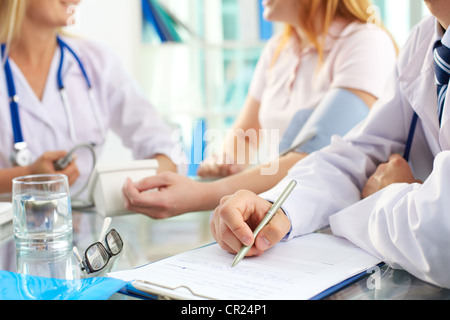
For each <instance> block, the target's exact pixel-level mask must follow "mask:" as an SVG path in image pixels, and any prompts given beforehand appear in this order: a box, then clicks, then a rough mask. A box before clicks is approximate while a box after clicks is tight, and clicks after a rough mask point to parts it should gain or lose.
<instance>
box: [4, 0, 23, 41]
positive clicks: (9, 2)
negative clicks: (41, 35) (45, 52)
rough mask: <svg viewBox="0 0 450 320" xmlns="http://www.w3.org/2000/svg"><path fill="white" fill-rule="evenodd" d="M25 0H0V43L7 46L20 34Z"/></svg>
mask: <svg viewBox="0 0 450 320" xmlns="http://www.w3.org/2000/svg"><path fill="white" fill-rule="evenodd" d="M26 7H27V0H0V43H6V45H7V47H9V44H10V43H11V40H12V39H13V38H16V37H18V36H19V35H20V31H21V26H22V22H23V18H24V16H25V10H26Z"/></svg>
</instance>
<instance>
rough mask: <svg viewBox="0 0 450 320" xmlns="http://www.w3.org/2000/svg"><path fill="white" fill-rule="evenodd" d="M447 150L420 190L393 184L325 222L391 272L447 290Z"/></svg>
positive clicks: (449, 262) (449, 243)
mask: <svg viewBox="0 0 450 320" xmlns="http://www.w3.org/2000/svg"><path fill="white" fill-rule="evenodd" d="M449 192H450V151H444V152H441V153H440V154H439V155H438V156H437V157H436V159H435V162H434V169H433V172H432V173H431V175H430V176H429V178H428V179H427V180H426V181H425V183H424V184H423V185H420V184H417V183H416V184H393V185H390V186H388V187H386V188H385V189H383V190H381V191H379V192H377V193H375V194H374V195H372V196H370V197H368V198H366V199H364V200H362V201H360V202H357V203H356V204H354V205H352V206H350V207H348V208H346V209H344V210H342V211H340V212H339V213H337V214H335V215H333V216H332V217H331V218H330V224H331V228H332V231H333V233H334V234H336V235H338V236H342V237H345V238H347V239H349V240H350V241H352V242H353V243H355V244H356V245H358V246H359V247H361V248H363V249H365V250H366V251H368V252H370V253H371V254H373V255H375V256H377V257H379V258H380V259H382V260H383V261H385V262H386V263H388V264H389V265H390V266H392V267H394V268H402V269H405V270H407V271H408V272H409V273H411V274H413V275H415V276H416V277H418V278H420V279H422V280H424V281H427V282H431V283H434V284H436V285H438V286H442V287H445V288H450V274H449V265H450V250H449V248H450V214H449V213H450V202H449V201H448V196H446V194H448V193H449Z"/></svg>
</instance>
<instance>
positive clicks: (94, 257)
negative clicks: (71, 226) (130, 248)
mask: <svg viewBox="0 0 450 320" xmlns="http://www.w3.org/2000/svg"><path fill="white" fill-rule="evenodd" d="M105 222H106V221H105ZM109 223H110V221H108V224H109ZM105 225H106V223H105V224H104V228H103V229H104V230H105V229H106V228H105ZM102 234H104V232H102ZM102 238H103V236H101V237H100V239H102ZM104 242H105V245H103V243H102V242H101V241H100V240H99V241H97V242H96V243H94V244H91V245H90V246H89V247H88V248H87V249H86V251H85V252H84V257H83V259H82V258H81V257H80V254H79V253H78V249H77V248H76V247H74V248H73V252H74V253H75V255H76V256H77V258H78V261H79V262H80V267H81V270H82V271H84V272H86V273H87V274H89V273H94V272H98V271H100V270H102V269H103V268H105V267H106V266H107V265H108V263H109V261H110V259H111V258H112V257H114V256H117V255H118V254H119V253H120V252H121V251H122V249H123V241H122V238H121V237H120V235H119V233H118V232H117V231H116V230H115V229H111V231H109V232H108V233H107V234H106V236H105V238H104Z"/></svg>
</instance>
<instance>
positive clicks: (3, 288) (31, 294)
mask: <svg viewBox="0 0 450 320" xmlns="http://www.w3.org/2000/svg"><path fill="white" fill-rule="evenodd" d="M0 284H1V285H0V300H106V299H108V298H109V297H110V296H111V295H113V294H114V293H116V292H118V291H119V290H120V289H122V288H123V287H125V286H126V284H127V283H126V282H125V281H122V280H118V279H113V278H104V277H94V278H87V279H79V280H63V279H52V278H44V277H37V276H30V275H25V274H21V273H14V272H10V271H3V270H0Z"/></svg>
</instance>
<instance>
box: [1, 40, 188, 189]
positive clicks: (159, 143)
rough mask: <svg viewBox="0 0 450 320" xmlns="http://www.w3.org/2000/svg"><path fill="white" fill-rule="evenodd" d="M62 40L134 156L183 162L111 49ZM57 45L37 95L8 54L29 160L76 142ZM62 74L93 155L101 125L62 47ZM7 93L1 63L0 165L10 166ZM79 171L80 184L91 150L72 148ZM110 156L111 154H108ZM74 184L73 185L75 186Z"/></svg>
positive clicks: (107, 122) (106, 121)
mask: <svg viewBox="0 0 450 320" xmlns="http://www.w3.org/2000/svg"><path fill="white" fill-rule="evenodd" d="M64 41H65V42H66V43H68V44H69V46H70V47H71V48H72V49H73V50H74V51H75V52H76V53H77V55H78V57H79V58H80V60H81V61H82V62H83V65H84V68H85V69H86V72H87V74H88V76H89V77H90V80H91V82H92V87H93V88H94V91H95V97H96V101H97V105H98V107H99V110H100V115H101V119H102V122H103V125H104V127H105V128H106V129H107V130H108V129H112V130H114V131H115V132H116V133H117V134H118V135H119V136H120V137H121V138H122V141H123V143H124V145H125V146H127V147H129V148H131V149H132V151H133V156H134V157H135V158H136V159H143V158H148V157H152V156H154V155H155V154H156V153H160V154H165V155H167V156H168V157H170V158H172V159H173V161H174V162H175V163H180V164H181V163H183V159H184V158H183V155H182V153H181V152H178V151H180V148H178V147H177V145H176V141H174V139H173V136H172V132H171V130H170V129H169V127H168V126H167V124H166V123H165V122H164V121H163V119H162V118H161V117H160V116H159V115H158V114H157V112H156V111H155V109H154V108H153V106H152V105H151V104H150V103H149V101H148V100H147V99H146V97H145V95H144V93H143V92H141V90H140V89H139V88H138V86H137V85H136V82H135V81H134V80H133V79H132V78H131V77H130V76H129V75H128V74H127V73H126V72H125V69H124V68H123V66H122V65H121V63H120V62H119V60H118V59H117V58H116V56H115V55H114V54H112V52H111V51H110V50H109V49H108V48H106V47H103V46H101V45H99V44H95V43H93V42H91V41H88V40H82V39H75V38H69V37H65V38H64ZM59 62H60V50H59V48H58V49H57V50H56V51H55V54H54V57H53V60H52V64H51V67H50V72H49V75H48V79H47V83H46V87H45V91H44V94H43V97H42V100H39V99H38V98H37V96H36V95H35V94H34V92H33V91H32V89H31V87H30V86H29V84H28V82H27V81H26V79H25V77H24V75H23V74H22V72H21V71H20V69H19V68H18V67H17V65H16V64H15V63H14V61H12V60H11V59H10V64H11V69H12V73H13V77H14V82H15V86H16V91H17V94H18V96H19V112H20V120H21V125H22V132H23V136H24V140H25V141H26V142H27V144H28V147H29V148H30V150H31V152H32V155H33V161H34V160H36V159H37V158H38V157H39V156H41V155H42V154H43V153H44V152H45V151H50V150H67V151H69V150H70V149H71V148H72V147H74V146H75V145H76V144H77V143H76V142H74V141H72V140H71V138H70V135H69V126H68V121H67V117H66V113H65V111H64V106H63V104H62V99H61V96H60V94H59V91H58V88H57V80H56V79H57V70H58V65H59ZM62 78H63V82H64V85H65V88H66V92H67V95H68V100H69V102H70V105H71V108H72V114H73V118H74V127H75V131H76V135H77V137H78V143H87V142H89V143H95V144H97V147H96V153H97V157H98V156H99V155H100V154H101V151H102V149H103V143H102V137H101V131H100V126H99V124H98V122H97V121H96V119H95V117H94V114H93V111H92V108H91V105H90V102H89V98H88V91H87V85H86V81H85V79H84V77H83V76H82V74H81V70H80V68H79V66H78V64H77V62H76V60H75V59H74V57H73V56H72V55H71V54H70V53H69V52H68V51H67V50H65V51H64V64H63V71H62ZM8 100H9V98H8V94H7V87H6V80H5V74H4V69H3V66H2V68H0V168H7V167H10V166H11V163H10V156H11V153H12V150H13V134H12V125H11V116H10V111H9V101H8ZM76 156H77V160H76V161H77V165H78V168H79V170H80V172H81V177H80V179H78V181H77V185H79V186H80V187H81V186H83V185H84V183H85V182H86V181H87V179H88V176H89V173H90V170H91V167H92V156H91V154H90V153H89V152H88V151H87V150H83V149H79V151H78V152H77V153H76ZM111 161H114V159H111ZM73 189H77V187H76V186H74V188H73Z"/></svg>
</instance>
